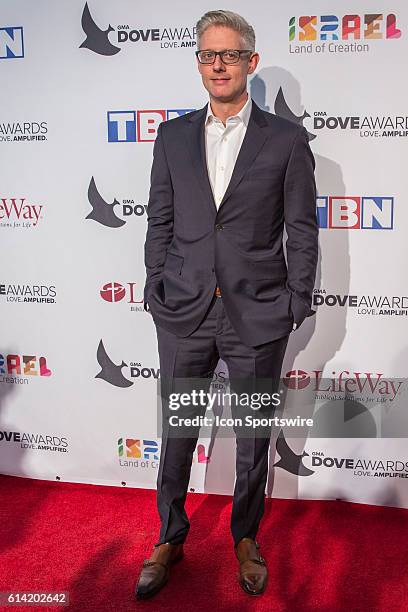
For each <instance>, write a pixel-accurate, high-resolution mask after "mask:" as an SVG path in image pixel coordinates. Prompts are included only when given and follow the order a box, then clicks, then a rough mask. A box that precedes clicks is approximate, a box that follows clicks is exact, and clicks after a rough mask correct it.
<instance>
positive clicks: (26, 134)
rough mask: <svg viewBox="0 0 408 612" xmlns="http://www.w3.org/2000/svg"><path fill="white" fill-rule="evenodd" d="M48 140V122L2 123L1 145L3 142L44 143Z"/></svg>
mask: <svg viewBox="0 0 408 612" xmlns="http://www.w3.org/2000/svg"><path fill="white" fill-rule="evenodd" d="M47 138H48V124H47V122H46V121H13V122H10V121H1V120H0V143H2V142H32V141H35V142H44V141H45V140H47Z"/></svg>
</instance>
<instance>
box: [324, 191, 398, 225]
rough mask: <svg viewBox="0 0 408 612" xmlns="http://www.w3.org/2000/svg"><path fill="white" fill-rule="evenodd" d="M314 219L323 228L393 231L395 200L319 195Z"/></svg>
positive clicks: (388, 198)
mask: <svg viewBox="0 0 408 612" xmlns="http://www.w3.org/2000/svg"><path fill="white" fill-rule="evenodd" d="M316 205H317V219H318V223H319V227H321V228H323V229H361V230H363V229H364V230H366V229H367V230H392V229H393V228H394V198H393V197H382V196H377V197H368V196H362V197H360V196H319V197H318V198H317V200H316Z"/></svg>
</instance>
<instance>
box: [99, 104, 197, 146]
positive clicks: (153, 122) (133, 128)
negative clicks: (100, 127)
mask: <svg viewBox="0 0 408 612" xmlns="http://www.w3.org/2000/svg"><path fill="white" fill-rule="evenodd" d="M193 110H195V109H194V108H173V109H158V110H125V111H124V110H120V111H108V142H154V141H155V140H156V136H157V128H158V127H159V125H160V123H161V122H162V121H169V120H170V119H176V118H177V117H181V116H182V115H185V114H186V113H190V112H191V111H193Z"/></svg>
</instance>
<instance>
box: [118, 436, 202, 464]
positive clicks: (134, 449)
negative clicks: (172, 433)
mask: <svg viewBox="0 0 408 612" xmlns="http://www.w3.org/2000/svg"><path fill="white" fill-rule="evenodd" d="M117 449H118V451H117V452H118V457H119V465H120V466H121V467H126V468H129V467H130V468H142V469H152V468H153V469H156V468H158V467H159V459H160V450H159V443H158V442H157V440H151V439H150V440H143V439H141V438H119V439H118V442H117ZM210 460H211V458H210V456H209V455H208V454H207V449H206V447H205V445H204V444H202V443H198V444H197V448H196V450H195V451H194V455H193V462H197V463H201V464H207V463H209V462H210Z"/></svg>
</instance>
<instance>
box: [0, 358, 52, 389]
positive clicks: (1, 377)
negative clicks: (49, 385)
mask: <svg viewBox="0 0 408 612" xmlns="http://www.w3.org/2000/svg"><path fill="white" fill-rule="evenodd" d="M51 374H52V372H51V370H50V369H49V368H48V366H47V360H46V358H45V357H37V356H36V355H16V354H9V355H1V354H0V382H3V383H8V384H16V385H28V384H29V382H30V381H32V380H33V379H34V378H49V377H50V376H51Z"/></svg>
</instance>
